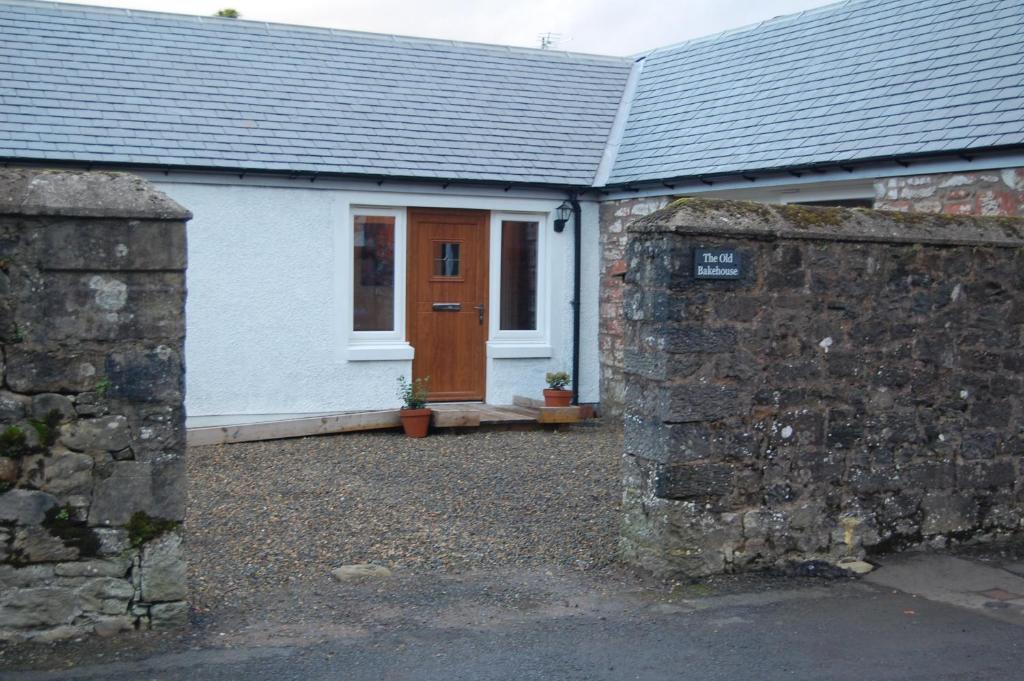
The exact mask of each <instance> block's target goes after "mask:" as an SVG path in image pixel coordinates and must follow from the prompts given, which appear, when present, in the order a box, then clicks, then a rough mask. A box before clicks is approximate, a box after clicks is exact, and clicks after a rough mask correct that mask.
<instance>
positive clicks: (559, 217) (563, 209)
mask: <svg viewBox="0 0 1024 681" xmlns="http://www.w3.org/2000/svg"><path fill="white" fill-rule="evenodd" d="M555 215H556V217H555V231H556V232H558V233H561V232H562V230H563V229H565V223H567V222H569V218H571V217H572V205H571V204H570V203H569V202H568V201H562V205H561V206H559V207H558V208H556V209H555Z"/></svg>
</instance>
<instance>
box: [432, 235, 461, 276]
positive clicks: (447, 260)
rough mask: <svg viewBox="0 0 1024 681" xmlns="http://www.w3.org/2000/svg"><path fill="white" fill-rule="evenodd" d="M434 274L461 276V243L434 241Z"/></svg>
mask: <svg viewBox="0 0 1024 681" xmlns="http://www.w3.org/2000/svg"><path fill="white" fill-rule="evenodd" d="M434 276H435V277H457V276H459V244H457V243H448V242H444V241H435V242H434Z"/></svg>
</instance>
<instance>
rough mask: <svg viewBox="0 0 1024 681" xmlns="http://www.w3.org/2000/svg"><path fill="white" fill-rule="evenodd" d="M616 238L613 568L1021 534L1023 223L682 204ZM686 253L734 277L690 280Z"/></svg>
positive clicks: (765, 560) (815, 555) (768, 559)
mask: <svg viewBox="0 0 1024 681" xmlns="http://www.w3.org/2000/svg"><path fill="white" fill-rule="evenodd" d="M629 229H630V232H629V237H630V240H629V246H628V251H627V255H626V260H627V265H628V272H627V274H626V285H625V290H624V300H623V306H624V310H625V320H626V321H625V347H624V371H625V386H626V387H625V392H626V400H625V402H626V405H627V407H626V414H625V464H624V466H625V473H624V479H625V497H624V512H625V516H624V525H623V549H624V552H625V555H626V557H627V558H628V559H629V560H631V561H633V562H635V563H637V564H639V565H641V566H643V567H646V568H648V569H650V570H653V571H654V572H657V573H684V574H687V575H707V574H711V573H717V572H724V571H736V570H744V569H751V568H758V567H764V566H770V565H775V564H778V563H780V562H786V561H805V560H813V559H820V560H825V561H830V562H837V561H840V560H842V559H844V558H860V557H863V556H864V555H865V554H866V553H873V552H883V551H892V550H899V549H903V548H907V547H913V546H923V545H928V546H932V547H944V546H947V545H949V544H951V543H957V542H973V541H984V540H988V539H993V538H999V537H1004V536H1009V535H1011V534H1013V533H1016V532H1020V531H1021V529H1022V521H1024V503H1022V502H1024V478H1022V470H1021V463H1022V458H1024V435H1022V430H1021V428H1020V424H1021V423H1022V422H1024V220H1020V219H1016V218H971V217H959V216H944V215H905V214H902V213H884V212H879V211H865V210H852V211H851V210H845V209H838V208H811V207H802V206H766V205H761V204H753V203H739V202H727V201H698V200H687V199H684V200H680V201H677V202H675V203H674V204H672V205H670V206H669V207H668V208H666V209H664V210H662V211H660V212H657V213H654V214H652V215H650V216H648V217H646V218H643V219H640V220H639V221H637V222H634V223H633V224H632V225H631V226H630V228H629ZM697 248H721V249H727V250H728V251H731V252H734V253H735V254H736V256H738V260H739V262H740V263H741V264H740V268H741V276H740V278H739V279H737V280H726V279H718V280H714V279H713V280H698V279H696V278H695V277H694V271H693V270H694V267H693V263H694V251H695V249H697ZM730 257H731V256H730Z"/></svg>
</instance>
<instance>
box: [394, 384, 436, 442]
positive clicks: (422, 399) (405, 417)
mask: <svg viewBox="0 0 1024 681" xmlns="http://www.w3.org/2000/svg"><path fill="white" fill-rule="evenodd" d="M429 385H430V377H429V376H425V377H423V378H417V379H414V380H412V381H408V380H406V378H405V376H399V377H398V398H399V399H400V400H402V410H401V412H399V415H400V416H401V419H402V430H404V431H405V434H406V435H407V436H409V437H426V436H427V431H428V430H429V429H430V414H431V413H432V411H431V410H430V409H427V396H428V395H429V394H430V390H429V388H428V386H429Z"/></svg>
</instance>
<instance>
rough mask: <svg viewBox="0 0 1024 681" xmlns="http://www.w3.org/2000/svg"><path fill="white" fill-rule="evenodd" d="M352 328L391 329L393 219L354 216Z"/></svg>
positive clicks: (393, 280) (392, 305) (393, 303)
mask: <svg viewBox="0 0 1024 681" xmlns="http://www.w3.org/2000/svg"><path fill="white" fill-rule="evenodd" d="M353 237H354V238H353V243H354V245H355V251H354V254H353V255H354V259H355V261H354V268H353V272H354V274H355V281H354V282H353V289H352V290H353V292H354V295H353V303H354V304H353V306H352V308H353V309H352V328H353V329H354V330H356V331H394V329H395V218H394V217H393V216H377V215H373V216H369V215H357V216H355V231H354V234H353Z"/></svg>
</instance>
